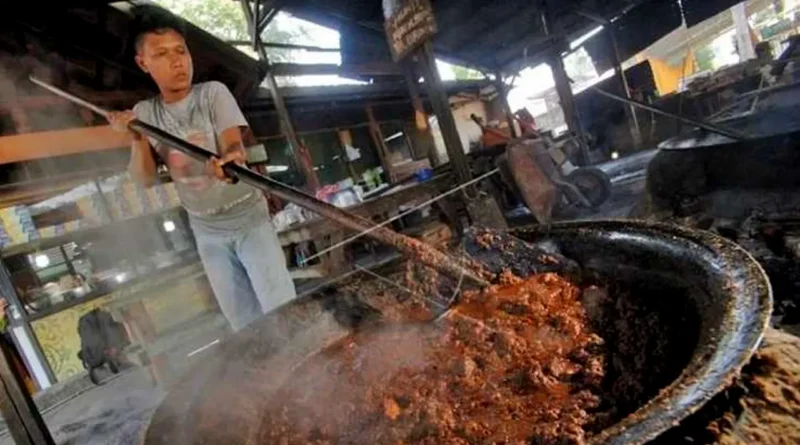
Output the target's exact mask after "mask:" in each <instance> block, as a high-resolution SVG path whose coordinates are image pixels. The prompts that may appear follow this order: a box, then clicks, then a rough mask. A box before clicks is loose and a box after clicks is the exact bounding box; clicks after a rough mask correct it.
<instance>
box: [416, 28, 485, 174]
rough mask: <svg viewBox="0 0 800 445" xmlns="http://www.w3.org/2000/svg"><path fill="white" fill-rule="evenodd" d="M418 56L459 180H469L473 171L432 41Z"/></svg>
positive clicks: (429, 96) (448, 153)
mask: <svg viewBox="0 0 800 445" xmlns="http://www.w3.org/2000/svg"><path fill="white" fill-rule="evenodd" d="M418 57H419V62H420V67H421V68H422V73H423V77H425V88H427V89H428V98H429V99H430V101H431V105H432V106H433V112H434V114H436V119H437V120H438V122H439V128H440V129H441V131H442V138H443V139H444V144H445V146H446V147H447V155H448V156H449V157H450V164H451V165H452V167H453V172H454V173H455V176H456V178H457V179H458V182H460V183H464V182H467V181H469V180H470V179H472V172H471V171H470V169H469V162H468V161H467V155H466V153H464V147H463V146H462V145H461V137H460V136H459V135H458V128H456V121H455V119H454V118H453V113H452V111H451V110H450V100H449V99H448V97H447V93H446V92H445V90H444V86H443V85H442V79H441V78H440V77H439V70H438V69H437V68H436V58H435V57H434V54H433V47H432V46H431V43H430V42H427V43H425V44H424V45H423V47H422V50H421V51H420V52H419V53H418Z"/></svg>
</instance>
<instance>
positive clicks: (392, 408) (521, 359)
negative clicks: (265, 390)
mask: <svg viewBox="0 0 800 445" xmlns="http://www.w3.org/2000/svg"><path fill="white" fill-rule="evenodd" d="M580 295H581V291H580V289H579V288H578V287H576V286H575V285H573V284H571V283H570V282H568V281H566V280H565V279H563V278H561V277H559V276H558V275H555V274H542V275H535V276H532V277H530V278H529V279H527V280H520V279H517V278H514V277H505V279H504V284H501V285H497V286H492V287H490V288H488V289H487V290H484V291H483V292H474V293H469V294H465V295H464V297H463V299H462V303H460V304H459V306H458V307H457V308H456V311H455V312H453V313H451V314H450V315H449V316H448V318H446V319H444V320H442V321H441V322H440V323H438V324H414V325H410V324H403V325H389V326H385V327H383V328H381V329H379V330H372V331H364V332H360V333H357V334H354V335H353V336H351V337H348V338H347V339H345V340H344V341H342V342H339V343H337V344H335V345H333V346H331V347H329V348H327V349H326V350H324V351H323V352H322V353H320V354H317V355H315V356H313V357H310V358H309V359H308V360H306V361H305V362H304V363H303V364H301V365H300V366H299V367H298V369H297V371H296V372H295V376H296V377H295V378H293V379H292V382H291V383H290V384H288V385H287V386H285V387H283V388H281V389H280V391H278V393H277V394H275V396H274V397H272V398H271V402H270V403H269V404H268V408H267V410H266V412H265V413H264V417H263V419H264V421H263V423H262V425H261V429H260V432H259V437H258V443H261V444H281V445H294V444H297V445H300V444H331V445H333V444H353V445H359V444H365V445H366V444H370V445H371V444H392V445H395V444H492V443H504V444H508V445H513V444H520V445H522V444H526V445H527V444H542V445H545V444H583V443H586V441H587V437H586V436H587V434H586V432H585V431H584V426H585V425H587V424H588V423H589V421H590V414H589V413H588V412H587V411H591V410H592V409H594V408H595V407H597V405H598V402H599V401H598V397H597V396H596V394H597V393H598V387H599V385H600V382H601V380H602V378H603V369H604V363H603V348H602V347H601V345H602V340H601V339H600V338H599V337H598V336H597V335H595V334H593V333H592V332H591V330H590V328H589V321H588V319H587V315H586V313H585V311H584V309H583V307H582V305H581V303H580Z"/></svg>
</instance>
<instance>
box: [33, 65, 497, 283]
mask: <svg viewBox="0 0 800 445" xmlns="http://www.w3.org/2000/svg"><path fill="white" fill-rule="evenodd" d="M30 80H31V82H33V83H35V84H36V85H39V86H41V87H42V88H45V89H47V90H48V91H50V92H52V93H53V94H56V95H58V96H60V97H63V98H64V99H67V100H69V101H71V102H73V103H75V104H78V105H81V106H83V107H86V108H88V109H90V110H92V111H94V112H95V113H97V114H100V115H101V116H104V117H108V116H109V111H108V110H105V109H103V108H101V107H98V106H97V105H94V104H92V103H90V102H87V101H86V100H84V99H81V98H80V97H77V96H75V95H73V94H70V93H68V92H66V91H64V90H62V89H60V88H57V87H54V86H52V85H50V84H48V83H46V82H43V81H42V80H39V79H37V78H35V77H32V76H31V77H30ZM129 127H130V128H131V129H132V130H134V131H136V132H139V133H142V134H145V135H147V136H150V137H152V138H154V139H156V140H158V141H160V142H161V143H163V144H166V145H168V146H170V147H172V148H174V149H176V150H179V151H181V152H183V153H185V154H186V155H188V156H191V157H192V158H194V159H197V160H199V161H202V162H205V161H208V160H209V159H211V158H212V157H214V156H215V155H214V154H213V153H211V152H209V151H208V150H205V149H203V148H201V147H198V146H197V145H194V144H191V143H189V142H187V141H185V140H183V139H181V138H178V137H176V136H174V135H172V134H169V133H167V132H166V131H164V130H162V129H160V128H157V127H154V126H152V125H148V124H146V123H144V122H142V121H140V120H138V119H134V120H133V121H131V123H130V124H129ZM223 170H224V171H225V173H226V174H227V175H228V176H229V177H231V178H234V179H239V180H241V181H244V182H246V183H248V184H250V185H252V186H253V187H257V188H259V189H261V190H265V191H267V192H269V193H272V194H274V195H275V196H277V197H279V198H283V199H285V200H287V201H289V202H293V203H295V204H297V205H298V206H300V207H303V208H305V209H308V210H311V211H312V212H314V213H317V214H319V215H321V216H323V217H325V218H327V219H330V220H332V221H334V222H336V223H338V224H340V225H341V226H343V227H346V228H348V229H351V230H355V231H356V232H359V233H361V232H365V233H366V234H367V235H368V236H370V237H371V238H373V239H375V240H376V241H379V242H381V243H384V244H387V245H390V246H393V247H395V248H396V249H397V250H399V251H400V252H401V253H403V254H404V255H405V256H407V257H410V258H414V259H417V260H419V261H420V262H422V263H424V264H425V265H427V266H429V267H432V268H434V269H436V270H438V271H439V272H441V273H442V274H444V275H447V276H449V277H451V278H454V279H456V280H461V279H464V280H468V281H469V282H470V283H471V284H473V285H477V286H480V287H485V286H488V285H489V283H488V282H487V281H486V280H484V279H483V278H481V277H479V276H478V275H477V274H476V273H475V272H474V271H471V270H469V269H467V268H466V267H464V266H463V265H462V264H459V262H458V261H457V260H456V259H454V258H452V257H450V256H448V255H446V254H444V253H443V252H441V251H439V250H437V249H434V248H433V247H431V246H429V245H427V244H425V243H423V242H421V241H419V240H417V239H414V238H411V237H410V236H406V235H403V234H400V233H397V232H395V231H393V230H390V229H387V228H386V227H383V226H377V227H376V226H371V225H370V224H369V223H368V222H366V221H364V220H362V219H361V218H360V217H358V216H356V215H353V214H351V213H349V212H347V211H345V210H342V209H340V208H338V207H335V206H333V205H331V204H328V203H327V202H324V201H320V200H319V199H317V198H315V197H313V196H311V195H308V194H306V193H305V192H303V191H300V190H298V189H296V188H294V187H290V186H288V185H286V184H283V183H280V182H278V181H276V180H274V179H272V178H269V177H266V176H262V175H260V174H258V173H256V172H254V171H252V170H250V169H248V168H247V167H243V166H241V165H237V164H226V165H225V166H223Z"/></svg>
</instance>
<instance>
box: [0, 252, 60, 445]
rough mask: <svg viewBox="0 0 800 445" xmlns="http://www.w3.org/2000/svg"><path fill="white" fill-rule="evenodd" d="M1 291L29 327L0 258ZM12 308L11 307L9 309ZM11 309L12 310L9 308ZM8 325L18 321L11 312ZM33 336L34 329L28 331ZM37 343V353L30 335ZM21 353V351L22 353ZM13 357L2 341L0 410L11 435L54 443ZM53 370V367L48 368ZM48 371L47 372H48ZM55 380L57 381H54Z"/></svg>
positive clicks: (20, 439)
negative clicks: (13, 363)
mask: <svg viewBox="0 0 800 445" xmlns="http://www.w3.org/2000/svg"><path fill="white" fill-rule="evenodd" d="M0 290H1V291H2V293H3V296H4V297H5V298H8V299H9V300H11V301H10V303H11V304H13V305H15V306H16V309H17V310H19V311H20V316H21V323H22V326H23V328H24V329H26V331H31V330H30V324H29V323H28V320H27V314H25V312H24V311H25V308H24V307H23V306H22V305H21V304H20V301H19V298H18V296H17V293H16V289H15V288H14V285H13V282H12V281H11V276H10V275H9V272H8V269H6V267H5V264H4V263H3V262H1V261H0ZM9 309H11V308H9ZM9 312H10V311H9ZM7 316H8V317H9V325H10V326H11V325H15V324H16V323H17V320H15V319H13V318H12V317H11V314H10V313H9V314H8V315H7ZM28 334H29V335H33V333H32V331H31V332H28ZM31 341H32V343H34V349H36V351H35V352H36V354H37V355H42V357H41V358H42V359H43V354H41V349H40V346H39V344H38V341H37V340H36V337H35V336H33V337H32V338H31ZM20 355H22V354H20ZM12 362H13V359H12V355H11V351H9V349H8V346H7V345H6V344H5V343H4V342H2V341H0V383H2V385H0V386H2V387H0V411H2V414H3V417H4V419H5V421H6V422H7V423H8V425H9V428H10V429H11V435H12V437H14V439H15V441H17V443H18V444H31V445H53V444H55V442H54V441H53V438H52V437H51V436H50V431H49V430H48V429H47V425H46V424H45V422H44V419H42V416H41V414H40V413H39V409H38V408H37V407H36V404H35V403H34V402H33V399H32V398H31V396H30V394H28V390H27V389H26V387H25V382H24V380H23V379H22V376H21V375H19V373H18V371H17V369H16V368H15V367H14V366H13V365H12ZM43 364H44V367H45V368H48V370H49V365H48V364H47V361H46V360H45V361H44V362H43ZM49 373H52V370H49ZM49 373H48V375H49ZM53 381H54V380H53Z"/></svg>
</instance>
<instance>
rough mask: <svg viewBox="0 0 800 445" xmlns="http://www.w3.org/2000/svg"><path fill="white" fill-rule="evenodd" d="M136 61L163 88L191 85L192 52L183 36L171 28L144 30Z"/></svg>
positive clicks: (181, 88)
mask: <svg viewBox="0 0 800 445" xmlns="http://www.w3.org/2000/svg"><path fill="white" fill-rule="evenodd" d="M136 63H137V64H138V65H139V67H140V68H141V69H142V70H143V71H144V72H146V73H149V74H150V76H152V77H153V80H155V81H156V84H158V86H159V88H161V89H162V90H164V89H165V90H170V91H178V90H183V89H186V88H189V87H190V86H191V85H192V74H193V67H192V55H191V54H189V49H188V48H187V47H186V41H185V40H184V39H183V37H182V36H181V35H180V34H178V33H177V32H176V31H174V30H172V29H166V30H163V31H161V32H151V33H147V34H145V35H144V36H143V38H142V41H141V44H140V45H139V48H138V49H137V52H136Z"/></svg>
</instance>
